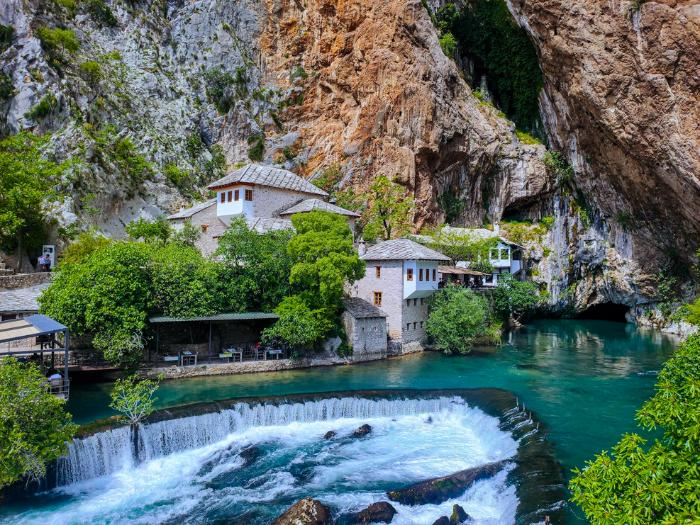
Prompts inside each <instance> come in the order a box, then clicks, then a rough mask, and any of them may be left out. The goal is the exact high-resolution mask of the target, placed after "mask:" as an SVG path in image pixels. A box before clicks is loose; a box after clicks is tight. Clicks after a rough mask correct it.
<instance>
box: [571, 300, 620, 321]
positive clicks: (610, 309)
mask: <svg viewBox="0 0 700 525" xmlns="http://www.w3.org/2000/svg"><path fill="white" fill-rule="evenodd" d="M629 311H630V308H629V306H626V305H624V304H617V303H612V302H608V303H600V304H594V305H592V306H589V307H588V308H586V309H585V310H584V311H583V312H581V313H580V314H578V315H577V316H576V318H577V319H596V320H599V321H614V322H618V323H626V322H627V318H626V317H625V316H626V315H627V313H628V312H629Z"/></svg>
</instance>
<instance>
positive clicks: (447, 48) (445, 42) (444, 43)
mask: <svg viewBox="0 0 700 525" xmlns="http://www.w3.org/2000/svg"><path fill="white" fill-rule="evenodd" d="M440 47H441V48H442V52H443V53H445V56H446V57H448V58H452V57H454V56H455V52H456V51H457V39H456V38H455V36H454V35H453V34H452V33H450V32H449V31H448V32H447V33H445V34H444V35H442V36H441V37H440Z"/></svg>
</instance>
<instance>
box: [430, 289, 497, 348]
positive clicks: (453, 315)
mask: <svg viewBox="0 0 700 525" xmlns="http://www.w3.org/2000/svg"><path fill="white" fill-rule="evenodd" d="M425 329H426V332H427V333H428V335H429V336H430V337H431V338H432V340H433V344H434V345H435V347H436V348H437V349H438V350H441V351H442V352H444V353H446V354H467V353H469V352H471V349H472V345H473V344H474V342H475V341H476V340H477V339H478V338H489V339H491V340H493V339H495V338H496V337H497V336H498V335H499V334H500V326H499V325H498V324H495V323H493V322H492V320H491V319H490V315H489V308H488V304H487V302H486V299H484V298H483V297H482V296H481V295H477V294H476V293H474V292H473V291H472V290H470V289H468V288H464V287H461V286H454V285H448V286H446V287H445V288H443V289H441V290H439V291H438V292H437V293H436V294H435V295H434V296H433V297H432V298H431V301H430V306H429V313H428V319H427V321H426V328H425Z"/></svg>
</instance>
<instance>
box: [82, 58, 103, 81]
mask: <svg viewBox="0 0 700 525" xmlns="http://www.w3.org/2000/svg"><path fill="white" fill-rule="evenodd" d="M80 73H81V74H82V75H83V78H84V79H85V80H87V81H88V82H90V83H92V84H96V83H98V82H99V81H100V80H102V66H101V65H100V63H99V62H97V61H95V60H88V61H86V62H83V63H82V64H80Z"/></svg>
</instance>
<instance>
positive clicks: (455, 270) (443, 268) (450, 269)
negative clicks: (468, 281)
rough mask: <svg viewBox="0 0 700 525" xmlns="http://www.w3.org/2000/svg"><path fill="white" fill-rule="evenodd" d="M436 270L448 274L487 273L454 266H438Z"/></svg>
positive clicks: (478, 274)
mask: <svg viewBox="0 0 700 525" xmlns="http://www.w3.org/2000/svg"><path fill="white" fill-rule="evenodd" d="M438 272H440V273H442V274H450V275H473V276H476V277H483V276H486V275H488V274H487V273H482V272H477V271H476V270H470V269H469V268H458V267H456V266H438Z"/></svg>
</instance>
